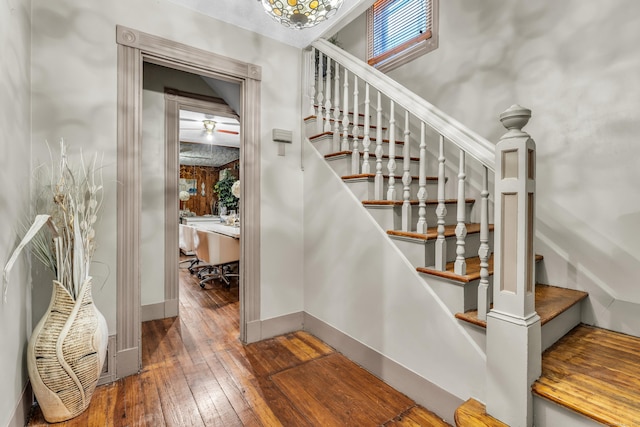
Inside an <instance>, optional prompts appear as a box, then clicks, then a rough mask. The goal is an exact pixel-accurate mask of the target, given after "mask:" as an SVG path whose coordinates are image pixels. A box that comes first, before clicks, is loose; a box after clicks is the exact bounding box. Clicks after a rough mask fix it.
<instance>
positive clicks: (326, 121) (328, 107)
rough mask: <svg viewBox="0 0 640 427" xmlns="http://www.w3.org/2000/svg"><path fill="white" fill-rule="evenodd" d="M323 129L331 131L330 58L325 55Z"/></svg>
mask: <svg viewBox="0 0 640 427" xmlns="http://www.w3.org/2000/svg"><path fill="white" fill-rule="evenodd" d="M325 88H326V93H325V96H324V97H325V98H326V101H325V103H324V113H325V115H324V131H325V132H331V58H330V57H329V56H327V82H326V84H325Z"/></svg>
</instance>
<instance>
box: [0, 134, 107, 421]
mask: <svg viewBox="0 0 640 427" xmlns="http://www.w3.org/2000/svg"><path fill="white" fill-rule="evenodd" d="M96 163H97V156H93V158H92V160H91V161H90V162H85V160H84V157H83V156H82V155H80V166H79V167H78V168H74V167H73V166H72V165H71V164H70V162H69V159H68V157H67V151H66V145H65V143H64V141H60V152H59V154H58V156H56V157H55V158H54V155H53V154H51V167H50V168H44V167H43V168H38V170H37V174H36V190H37V191H36V200H35V206H34V208H35V211H36V212H38V214H37V215H36V217H35V219H34V221H33V223H32V224H31V226H30V227H29V228H28V229H27V227H25V229H26V232H25V234H24V237H23V239H22V241H21V242H20V244H19V245H18V247H17V248H16V249H15V251H14V253H13V255H12V256H11V258H10V260H9V262H8V263H7V265H6V266H5V269H4V275H3V277H4V286H5V300H6V295H7V284H8V278H9V273H10V270H11V267H12V266H13V264H14V263H15V261H16V259H17V257H18V256H19V254H20V252H21V251H22V250H23V249H24V248H25V246H26V245H27V244H28V243H31V248H30V249H31V252H32V253H33V254H34V256H35V257H36V258H37V259H38V260H40V261H41V262H42V263H43V264H44V265H45V266H46V267H47V268H48V269H50V270H51V271H52V272H53V273H54V275H55V280H54V281H53V293H52V296H51V302H50V304H49V308H48V310H47V312H46V313H45V315H44V316H43V318H42V319H41V320H40V322H38V324H37V325H36V327H35V328H34V330H33V333H32V335H31V338H30V340H29V346H28V348H27V366H28V369H29V378H30V379H31V385H32V388H33V391H34V393H35V395H36V398H37V400H38V403H39V405H40V407H41V409H42V413H43V415H44V417H45V419H46V420H47V421H49V422H60V421H65V420H68V419H70V418H73V417H75V416H77V415H79V414H80V413H82V412H83V411H84V410H85V409H86V408H87V407H88V406H89V402H90V400H91V396H92V395H93V391H94V390H95V387H96V384H97V382H98V379H99V378H100V373H101V371H102V365H103V364H104V360H105V356H106V345H107V324H106V321H105V319H104V317H103V316H102V314H101V313H100V312H99V311H98V309H97V308H96V307H95V304H93V298H92V296H91V276H90V275H89V270H90V267H91V261H92V259H93V254H94V252H95V248H96V244H95V229H94V226H95V224H96V221H97V219H98V211H99V210H100V206H101V204H102V195H103V193H102V189H103V187H102V176H101V174H100V172H99V169H97V168H96ZM45 225H48V227H47V228H45V227H44V226H45ZM43 228H45V230H46V229H48V232H46V231H45V230H43Z"/></svg>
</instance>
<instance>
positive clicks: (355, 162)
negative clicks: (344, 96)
mask: <svg viewBox="0 0 640 427" xmlns="http://www.w3.org/2000/svg"><path fill="white" fill-rule="evenodd" d="M359 119H360V117H359V116H358V76H356V75H354V76H353V132H352V133H353V154H352V155H351V173H352V174H354V175H357V174H359V173H360V152H359V151H358V142H359V140H358V134H359V133H360V131H359V129H360V128H359V124H358V122H359Z"/></svg>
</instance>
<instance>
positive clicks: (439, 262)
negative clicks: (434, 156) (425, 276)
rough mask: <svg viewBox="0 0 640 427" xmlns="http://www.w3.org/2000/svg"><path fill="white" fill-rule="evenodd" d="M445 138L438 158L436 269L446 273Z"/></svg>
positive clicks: (441, 142)
mask: <svg viewBox="0 0 640 427" xmlns="http://www.w3.org/2000/svg"><path fill="white" fill-rule="evenodd" d="M444 162H445V158H444V136H442V135H440V154H439V156H438V207H437V208H436V216H437V217H438V238H437V239H436V264H435V269H436V270H440V271H445V270H446V267H447V240H446V239H445V237H444V225H445V221H444V218H445V216H446V215H447V206H446V205H445V203H444V200H445V199H444V183H445V176H444Z"/></svg>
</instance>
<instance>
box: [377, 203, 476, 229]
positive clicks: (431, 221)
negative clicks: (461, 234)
mask: <svg viewBox="0 0 640 427" xmlns="http://www.w3.org/2000/svg"><path fill="white" fill-rule="evenodd" d="M471 206H472V204H471V203H467V218H468V217H469V212H470V211H471ZM365 207H366V208H367V211H368V212H369V214H370V215H371V216H372V217H373V219H375V220H376V222H377V223H378V224H380V227H382V229H383V230H401V229H402V206H378V205H373V206H372V205H365ZM436 208H437V205H435V204H433V205H427V213H426V218H427V225H430V226H431V225H435V224H436V222H437V217H436ZM445 222H446V223H447V224H456V222H457V221H456V205H455V204H454V203H449V204H447V215H446V216H445ZM411 223H412V224H413V225H412V227H411V228H412V229H411V230H409V231H415V229H416V224H417V223H418V206H417V205H415V206H411Z"/></svg>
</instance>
